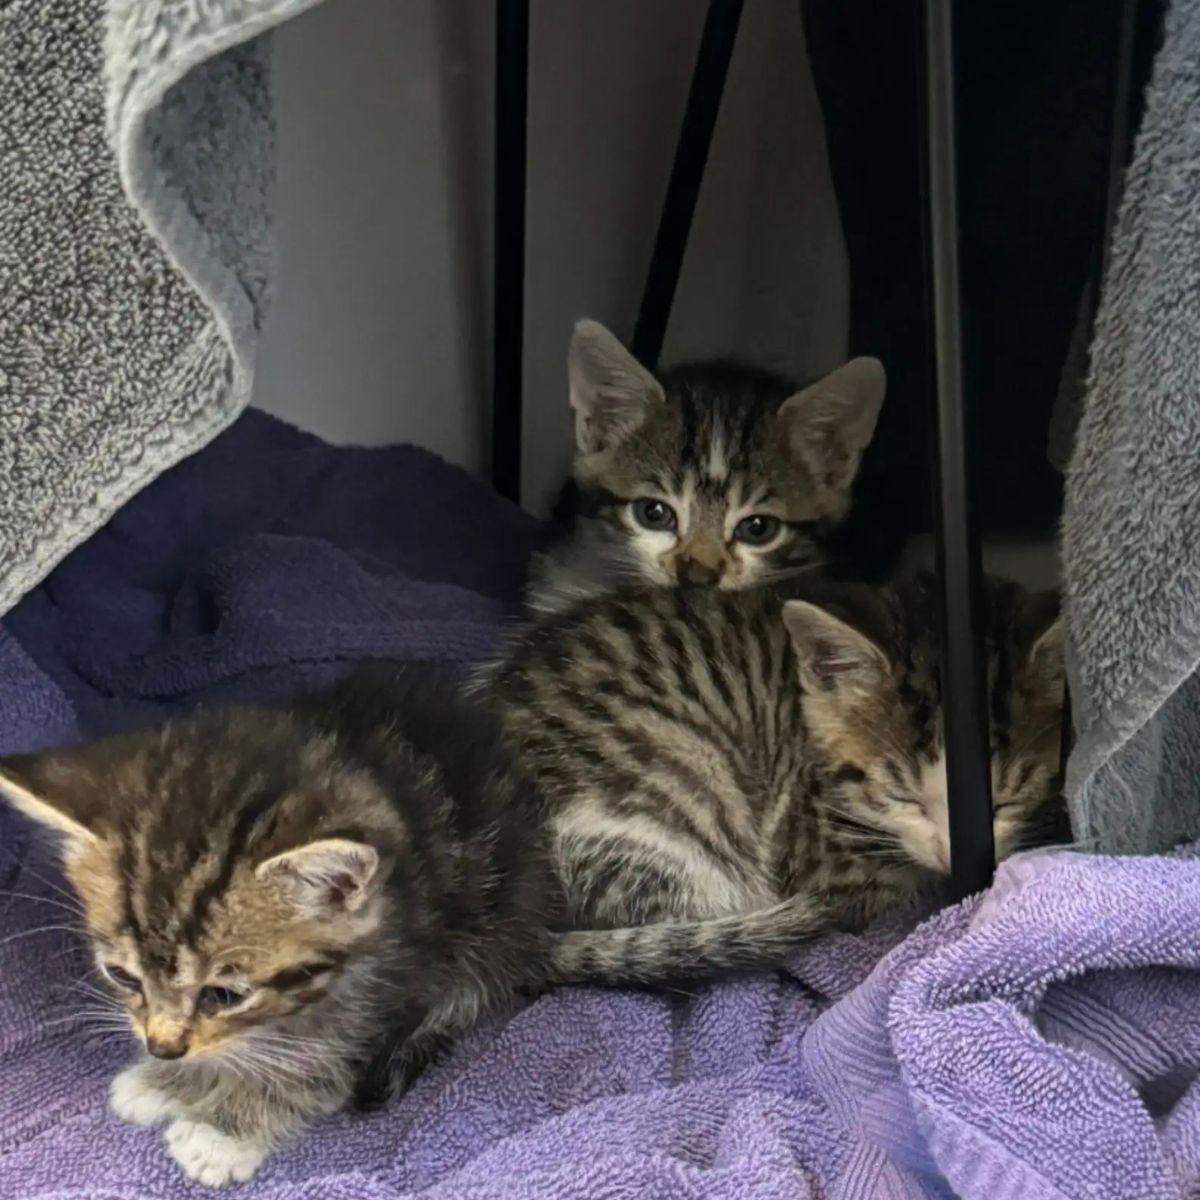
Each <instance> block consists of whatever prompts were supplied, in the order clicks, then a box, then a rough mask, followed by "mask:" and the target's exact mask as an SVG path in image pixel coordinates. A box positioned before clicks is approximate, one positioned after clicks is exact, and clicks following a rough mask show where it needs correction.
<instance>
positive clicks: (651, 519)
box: [630, 496, 678, 533]
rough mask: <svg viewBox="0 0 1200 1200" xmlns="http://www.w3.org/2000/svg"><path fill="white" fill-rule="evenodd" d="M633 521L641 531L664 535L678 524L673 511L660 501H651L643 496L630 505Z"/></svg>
mask: <svg viewBox="0 0 1200 1200" xmlns="http://www.w3.org/2000/svg"><path fill="white" fill-rule="evenodd" d="M630 510H631V511H632V513H633V519H634V520H635V521H636V522H637V523H638V524H639V525H640V526H641V527H642V528H643V529H653V530H656V531H662V532H666V533H670V532H672V531H673V530H674V529H675V527H676V525H677V524H678V521H677V518H676V516H675V510H674V509H673V508H672V507H671V506H670V505H669V504H667V503H666V502H665V501H662V500H653V499H651V498H650V497H649V496H643V497H642V498H641V499H640V500H635V501H634V502H633V504H632V505H630Z"/></svg>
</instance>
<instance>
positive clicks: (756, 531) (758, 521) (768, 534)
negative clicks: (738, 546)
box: [733, 513, 783, 546]
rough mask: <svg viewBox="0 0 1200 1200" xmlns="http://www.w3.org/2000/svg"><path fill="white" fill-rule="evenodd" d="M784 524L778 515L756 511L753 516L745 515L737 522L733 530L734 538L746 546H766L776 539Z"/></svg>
mask: <svg viewBox="0 0 1200 1200" xmlns="http://www.w3.org/2000/svg"><path fill="white" fill-rule="evenodd" d="M782 524H783V522H782V521H780V519H779V518H778V517H769V516H767V515H766V514H765V513H755V514H754V516H752V517H743V518H742V519H741V520H740V521H739V522H738V523H737V527H736V528H735V529H734V531H733V540H734V541H735V542H741V543H742V544H743V545H745V546H765V545H766V544H767V543H768V542H772V541H774V540H775V536H776V534H778V533H779V528H780V526H781V525H782Z"/></svg>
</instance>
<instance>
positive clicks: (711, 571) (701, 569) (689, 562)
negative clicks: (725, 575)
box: [679, 558, 721, 587]
mask: <svg viewBox="0 0 1200 1200" xmlns="http://www.w3.org/2000/svg"><path fill="white" fill-rule="evenodd" d="M720 578H721V572H720V571H719V570H718V569H717V568H716V567H710V566H709V565H708V563H702V562H698V561H697V560H696V559H694V558H687V559H684V560H683V562H681V563H680V564H679V579H680V581H681V582H682V583H691V584H695V585H696V586H698V587H712V585H713V584H714V583H716V582H717V580H718V579H720Z"/></svg>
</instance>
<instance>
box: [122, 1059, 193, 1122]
mask: <svg viewBox="0 0 1200 1200" xmlns="http://www.w3.org/2000/svg"><path fill="white" fill-rule="evenodd" d="M108 1103H109V1106H110V1107H111V1108H112V1110H113V1112H115V1113H116V1114H117V1116H118V1117H120V1118H121V1120H122V1121H128V1122H129V1123H130V1124H131V1125H157V1124H159V1122H161V1121H165V1120H166V1119H167V1118H168V1117H171V1116H174V1114H175V1113H176V1112H177V1111H178V1109H177V1108H176V1105H175V1101H174V1100H172V1099H171V1097H170V1096H168V1095H167V1094H166V1092H161V1091H159V1090H158V1088H156V1087H155V1086H154V1084H153V1083H151V1082H150V1071H149V1070H148V1069H147V1066H146V1064H145V1063H138V1064H136V1065H135V1066H132V1067H129V1068H127V1069H126V1070H124V1071H122V1072H121V1073H120V1075H118V1076H117V1077H116V1078H115V1079H114V1080H113V1081H112V1083H111V1084H110V1085H109V1088H108Z"/></svg>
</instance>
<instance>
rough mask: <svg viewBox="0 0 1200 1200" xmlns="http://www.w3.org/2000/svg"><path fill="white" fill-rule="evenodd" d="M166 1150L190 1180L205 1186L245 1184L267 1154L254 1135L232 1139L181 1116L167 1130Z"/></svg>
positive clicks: (264, 1147) (225, 1134) (217, 1130)
mask: <svg viewBox="0 0 1200 1200" xmlns="http://www.w3.org/2000/svg"><path fill="white" fill-rule="evenodd" d="M166 1143H167V1151H168V1153H169V1154H170V1155H171V1157H172V1158H173V1159H174V1160H175V1161H176V1162H177V1163H178V1164H179V1165H180V1166H181V1167H182V1168H183V1172H184V1174H185V1175H187V1176H188V1178H189V1179H194V1180H196V1182H197V1183H203V1184H206V1185H207V1186H208V1187H224V1185H225V1184H227V1183H245V1182H246V1180H247V1179H249V1178H250V1176H251V1175H253V1174H254V1172H255V1171H257V1170H258V1168H259V1166H260V1165H261V1164H262V1161H263V1159H264V1158H266V1157H267V1147H266V1146H264V1145H263V1143H262V1142H260V1141H257V1140H255V1139H253V1138H235V1137H230V1136H229V1134H227V1133H222V1132H221V1131H220V1130H219V1129H214V1128H213V1126H211V1125H206V1124H204V1123H203V1122H202V1121H192V1120H189V1119H188V1118H186V1117H181V1118H180V1119H179V1120H177V1121H172V1122H171V1124H170V1126H169V1127H168V1128H167V1133H166Z"/></svg>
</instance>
